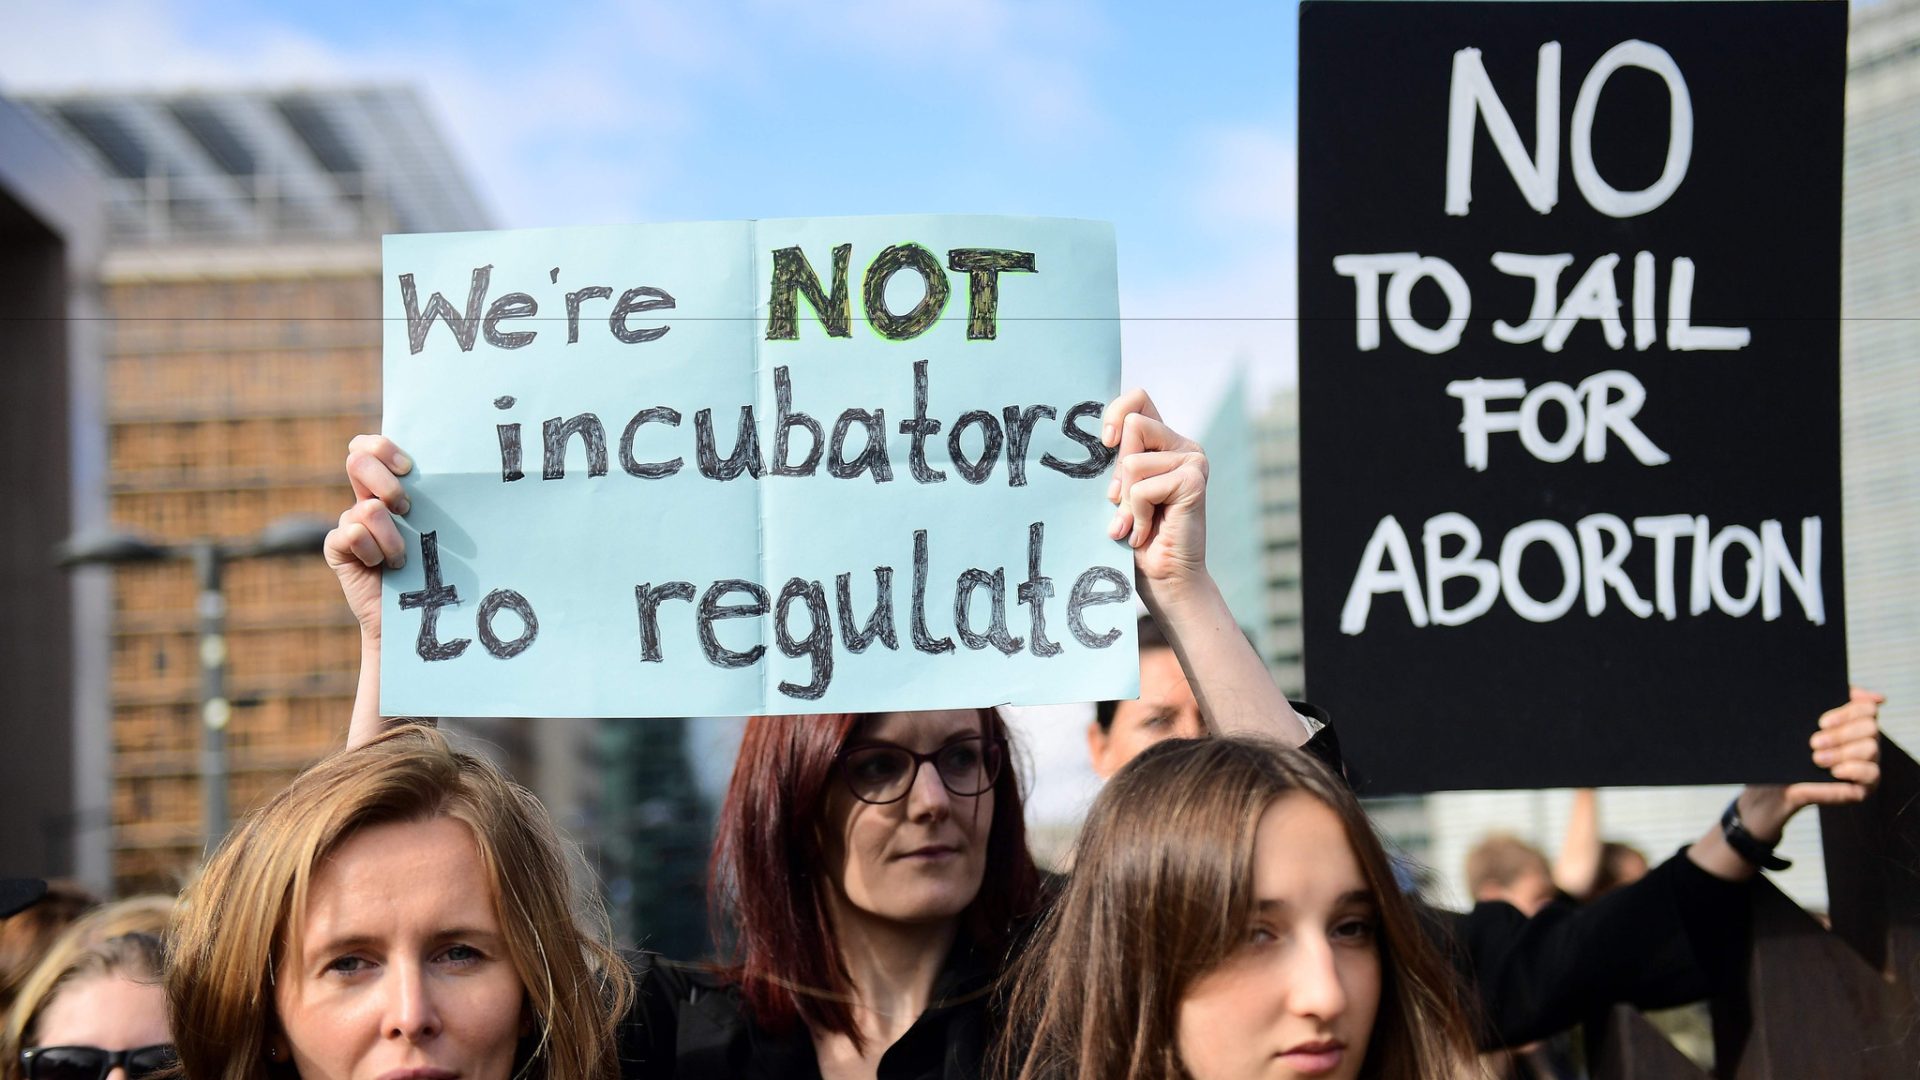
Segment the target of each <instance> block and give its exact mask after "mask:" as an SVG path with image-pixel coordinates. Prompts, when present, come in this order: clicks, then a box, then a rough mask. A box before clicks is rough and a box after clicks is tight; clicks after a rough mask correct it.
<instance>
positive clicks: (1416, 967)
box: [996, 738, 1474, 1080]
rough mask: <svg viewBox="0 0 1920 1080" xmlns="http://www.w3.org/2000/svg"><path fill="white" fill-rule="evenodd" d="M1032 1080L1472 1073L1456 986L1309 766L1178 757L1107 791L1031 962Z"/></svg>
mask: <svg viewBox="0 0 1920 1080" xmlns="http://www.w3.org/2000/svg"><path fill="white" fill-rule="evenodd" d="M1017 975H1018V977H1017V981H1016V984H1015V987H1014V990H1013V992H1012V998H1011V1004H1010V1007H1009V1013H1010V1015H1009V1022H1008V1029H1007V1037H1006V1039H1005V1040H1004V1042H1003V1043H1002V1045H1001V1046H1000V1049H999V1051H998V1053H997V1054H996V1063H997V1065H998V1066H999V1069H998V1071H999V1073H1000V1074H1001V1075H1003V1076H1006V1077H1018V1078H1019V1080H1081V1078H1084V1080H1123V1078H1124V1080H1239V1078H1270V1080H1276V1078H1287V1077H1303V1076H1315V1077H1326V1078H1333V1080H1344V1078H1352V1077H1357V1076H1368V1077H1381V1078H1394V1080H1439V1078H1447V1077H1457V1076H1467V1075H1470V1074H1471V1072H1472V1069H1473V1067H1474V1066H1473V1043H1472V1037H1471V1034H1470V1029H1469V1027H1468V1024H1467V1020H1466V1017H1465V1015H1464V1014H1463V1012H1462V1010H1461V1007H1460V1005H1459V1002H1458V1000H1457V997H1456V994H1455V988H1454V985H1453V976H1452V972H1451V971H1450V970H1449V969H1448V967H1447V965H1446V962H1445V961H1444V960H1443V959H1442V958H1441V957H1440V955H1439V954H1438V953H1437V952H1436V951H1435V950H1434V948H1433V947H1432V945H1431V944H1429V943H1428V941H1427V939H1426V937H1425V935H1424V933H1423V932H1422V930H1421V929H1420V927H1419V925H1418V920H1417V917H1416V915H1415V912H1414V909H1413V905H1412V903H1411V902H1410V901H1409V900H1408V899H1407V898H1406V897H1405V896H1404V895H1403V894H1402V893H1401V892H1400V890H1399V889H1398V888H1397V887H1396V885H1395V883H1394V877H1393V873H1392V870H1391V868H1390V866H1389V864H1388V862H1387V858H1386V855H1385V853H1384V852H1383V851H1382V850H1381V848H1380V843H1379V841H1378V840H1377V839H1376V838H1375V837H1374V834H1373V830H1372V826H1371V824H1370V823H1369V822H1368V821H1367V818H1366V815H1365V814H1364V812H1362V811H1361V809H1360V806H1359V804H1358V802H1356V801H1355V799H1354V797H1353V794H1352V793H1351V792H1350V791H1349V790H1347V788H1346V787H1345V785H1344V784H1343V783H1342V782H1341V781H1340V780H1338V779H1336V778H1335V777H1334V776H1333V774H1332V773H1330V772H1329V771H1328V770H1327V769H1326V768H1325V767H1323V766H1322V765H1320V764H1319V763H1318V762H1317V761H1315V760H1314V759H1313V758H1312V757H1311V756H1310V755H1307V754H1303V753H1298V752H1294V751H1289V750H1286V749H1283V748H1280V747H1277V746H1272V745H1269V744H1262V743H1260V742H1257V741H1253V740H1247V739H1240V738H1220V739H1207V740H1203V741H1189V740H1181V741H1174V742H1164V743H1162V744H1160V745H1157V746H1155V747H1153V748H1152V749H1149V750H1147V751H1145V752H1144V753H1142V754H1141V755H1140V756H1139V757H1138V759H1137V760H1135V761H1134V762H1132V763H1131V764H1130V765H1128V766H1127V767H1125V768H1124V769H1122V770H1121V771H1120V772H1119V774H1118V775H1117V776H1116V777H1115V778H1114V779H1113V781H1112V782H1111V783H1109V784H1108V785H1107V786H1106V788H1105V789H1104V790H1103V791H1102V792H1101V793H1100V796H1099V798H1098V799H1097V800H1095V802H1094V806H1093V809H1092V810H1091V811H1090V812H1089V814H1088V816H1087V820H1086V823H1085V824H1084V825H1083V826H1082V829H1081V833H1080V840H1079V843H1078V845H1077V846H1076V848H1075V866H1074V872H1073V876H1072V879H1071V880H1070V882H1069V884H1068V885H1067V889H1066V893H1065V895H1064V896H1063V897H1062V899H1061V900H1060V902H1059V903H1057V904H1056V905H1055V906H1054V907H1053V909H1052V911H1051V912H1050V913H1049V914H1048V915H1047V917H1046V918H1045V919H1044V920H1043V921H1042V922H1041V924H1040V928H1039V930H1038V931H1037V933H1036V940H1035V943H1034V945H1033V947H1032V948H1031V949H1030V950H1029V951H1028V953H1027V955H1026V957H1025V959H1024V960H1023V961H1022V962H1021V963H1020V965H1019V968H1018V972H1017Z"/></svg>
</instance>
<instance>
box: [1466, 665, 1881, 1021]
mask: <svg viewBox="0 0 1920 1080" xmlns="http://www.w3.org/2000/svg"><path fill="white" fill-rule="evenodd" d="M1881 701H1882V698H1881V697H1880V695H1878V694H1875V693H1872V692H1870V691H1866V690H1855V691H1854V692H1853V696H1852V699H1851V700H1850V701H1848V703H1847V704H1846V705H1843V706H1841V707H1839V708H1837V709H1831V710H1828V711H1827V712H1826V713H1825V714H1823V715H1822V716H1821V717H1820V729H1819V731H1818V732H1817V733H1815V734H1814V736H1813V738H1812V740H1811V743H1812V746H1813V749H1814V761H1815V762H1816V763H1817V764H1819V765H1821V766H1822V767H1824V768H1826V769H1828V770H1829V771H1830V772H1831V773H1832V774H1833V777H1834V779H1833V781H1831V782H1826V783H1815V784H1794V785H1790V786H1759V785H1755V786H1750V787H1748V788H1747V789H1746V790H1744V791H1743V792H1741V794H1740V798H1739V800H1738V805H1739V807H1740V812H1741V816H1742V818H1743V819H1745V821H1746V827H1747V828H1748V829H1749V831H1751V832H1752V833H1753V834H1754V837H1755V839H1756V841H1758V842H1759V843H1760V844H1761V845H1762V846H1763V847H1765V848H1767V849H1769V850H1770V849H1771V847H1772V845H1773V844H1774V843H1775V842H1777V841H1778V840H1779V838H1780V831H1781V829H1783V828H1784V827H1785V825H1786V822H1787V819H1788V818H1790V817H1791V816H1792V815H1793V813H1794V812H1795V811H1797V810H1799V809H1801V808H1803V807H1806V806H1814V805H1837V804H1844V803H1853V802H1859V801H1860V800H1862V799H1864V798H1866V797H1867V796H1868V795H1869V794H1871V793H1872V791H1873V789H1874V787H1875V785H1877V784H1878V783H1879V779H1880V766H1879V734H1880V731H1879V723H1878V713H1879V707H1880V703H1881ZM1758 870H1759V867H1758V866H1757V865H1755V863H1753V862H1751V861H1749V860H1748V859H1747V858H1746V857H1745V856H1742V855H1741V854H1739V853H1738V852H1737V851H1736V850H1735V849H1734V848H1733V847H1732V846H1731V845H1730V844H1728V842H1727V840H1726V838H1725V836H1724V834H1723V833H1722V830H1721V827H1720V826H1719V824H1718V823H1716V824H1715V825H1714V826H1713V827H1712V828H1711V829H1710V830H1709V831H1708V833H1707V835H1706V836H1704V837H1702V838H1701V840H1700V841H1699V842H1698V843H1695V844H1694V845H1693V846H1692V847H1690V848H1688V849H1687V850H1686V852H1685V855H1684V857H1682V856H1676V857H1674V858H1672V859H1669V860H1667V861H1666V862H1665V863H1663V864H1661V865H1660V866H1659V867H1657V868H1655V869H1654V870H1653V872H1651V873H1649V874H1648V875H1647V876H1646V877H1644V878H1641V879H1640V880H1639V881H1636V882H1634V883H1633V884H1631V885H1626V886H1623V887H1621V888H1619V889H1615V890H1614V891H1612V892H1609V893H1607V894H1606V895H1605V896H1603V897H1601V898H1599V899H1598V900H1595V901H1594V902H1592V903H1590V904H1579V905H1575V904H1567V903H1556V904H1549V905H1548V906H1547V907H1546V908H1545V909H1544V910H1542V911H1541V912H1540V914H1538V915H1535V916H1534V917H1533V918H1531V919H1529V918H1526V917H1524V916H1522V915H1521V914H1520V912H1519V911H1517V910H1515V909H1514V908H1513V907H1512V906H1511V905H1508V904H1504V903H1483V904H1478V905H1476V906H1475V907H1474V909H1473V911H1472V912H1471V913H1469V914H1464V915H1455V916H1451V917H1450V918H1449V920H1448V921H1449V922H1450V923H1451V927H1450V937H1451V940H1450V942H1449V944H1450V946H1451V949H1452V951H1453V955H1454V960H1455V963H1456V964H1459V965H1460V970H1461V972H1462V974H1463V975H1465V976H1466V977H1467V979H1468V982H1469V983H1470V984H1471V985H1473V986H1474V988H1475V991H1476V994H1477V996H1478V997H1479V999H1480V1005H1481V1012H1482V1015H1483V1018H1484V1020H1485V1022H1486V1030H1485V1031H1483V1032H1482V1045H1483V1046H1484V1047H1487V1048H1493V1047H1499V1046H1513V1045H1517V1044H1520V1043H1525V1042H1531V1041H1533V1040H1535V1039H1538V1038H1542V1037H1544V1036H1547V1035H1551V1034H1553V1033H1554V1032H1556V1031H1561V1030H1564V1029H1565V1028H1568V1027H1571V1026H1572V1025H1574V1024H1576V1023H1579V1022H1580V1021H1581V1020H1582V1019H1583V1018H1585V1017H1587V1016H1590V1015H1592V1014H1593V1013H1594V1012H1595V1011H1597V1010H1600V1009H1604V1008H1606V1007H1607V1006H1609V1005H1612V1004H1615V1003H1618V1002H1628V1003H1632V1004H1635V1005H1638V1006H1640V1007H1642V1008H1665V1007H1669V1006H1673V1005H1678V1004H1682V1003H1685V1002H1688V1001H1696V1000H1699V999H1701V998H1703V997H1707V996H1710V995H1712V994H1714V993H1717V992H1719V991H1721V990H1723V989H1725V988H1726V987H1728V986H1730V985H1732V984H1733V982H1734V981H1735V980H1737V979H1738V978H1739V976H1740V973H1741V970H1742V965H1743V964H1744V963H1745V957H1746V947H1747V942H1748V935H1749V927H1748V918H1747V916H1748V906H1747V905H1748V892H1747V890H1746V888H1745V887H1744V883H1745V882H1746V881H1748V880H1749V879H1751V878H1752V877H1753V875H1754V874H1755V873H1756V872H1757V871H1758Z"/></svg>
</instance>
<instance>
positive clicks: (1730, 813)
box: [1720, 798, 1793, 870]
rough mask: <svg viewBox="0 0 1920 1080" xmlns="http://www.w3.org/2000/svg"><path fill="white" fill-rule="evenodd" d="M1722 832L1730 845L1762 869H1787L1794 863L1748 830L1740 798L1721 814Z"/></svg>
mask: <svg viewBox="0 0 1920 1080" xmlns="http://www.w3.org/2000/svg"><path fill="white" fill-rule="evenodd" d="M1720 833H1721V835H1723V836H1725V837H1726V838H1727V846H1728V847H1730V848H1732V849H1733V850H1734V851H1736V852H1738V853H1739V854H1740V857H1741V858H1743V859H1745V860H1747V861H1748V862H1750V863H1752V864H1753V865H1755V866H1757V867H1759V868H1760V869H1762V870H1785V869H1786V868H1787V867H1789V866H1792V865H1793V863H1792V862H1791V861H1790V860H1787V859H1783V858H1781V857H1780V856H1778V855H1775V854H1774V853H1773V845H1772V844H1763V843H1761V842H1760V841H1759V839H1758V838H1756V837H1755V836H1754V835H1753V834H1752V833H1750V832H1748V831H1747V823H1746V822H1744V821H1741V820H1740V800H1739V799H1738V798H1735V799H1734V800H1733V801H1732V802H1730V803H1728V804H1727V812H1726V813H1724V814H1721V815H1720Z"/></svg>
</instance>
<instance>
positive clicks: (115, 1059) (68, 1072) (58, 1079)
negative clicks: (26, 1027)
mask: <svg viewBox="0 0 1920 1080" xmlns="http://www.w3.org/2000/svg"><path fill="white" fill-rule="evenodd" d="M179 1060H180V1059H179V1058H178V1057H177V1056H175V1054H174V1052H173V1044H172V1043H160V1044H158V1045H156V1046H139V1047H135V1048H134V1049H132V1050H102V1049H100V1048H99V1047H97V1046H36V1047H34V1048H33V1049H31V1050H22V1051H20V1066H21V1069H22V1070H23V1071H24V1072H25V1073H26V1077H27V1080H107V1074H108V1073H110V1072H112V1071H113V1070H114V1067H115V1066H119V1067H121V1068H124V1069H126V1070H127V1080H146V1078H147V1077H150V1076H155V1075H157V1074H159V1073H163V1072H166V1071H167V1070H168V1069H171V1068H173V1066H174V1065H175V1064H176V1063H178V1062H179Z"/></svg>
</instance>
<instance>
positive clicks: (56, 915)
mask: <svg viewBox="0 0 1920 1080" xmlns="http://www.w3.org/2000/svg"><path fill="white" fill-rule="evenodd" d="M8 885H9V886H10V889H9V891H10V892H11V893H13V894H15V895H17V897H18V901H17V902H18V903H19V904H20V906H19V909H18V910H17V911H13V912H9V913H8V914H7V915H6V917H5V918H4V919H0V1015H5V1012H6V1010H7V1009H8V1008H9V1007H10V1006H12V1004H13V999H14V997H15V996H17V995H18V994H19V993H20V986H21V984H22V983H24V982H26V979H27V976H28V974H30V973H31V972H32V971H33V969H34V967H35V966H36V965H38V964H39V963H40V959H41V958H42V957H44V956H45V955H46V953H47V949H48V947H50V946H51V945H52V944H53V942H54V939H55V938H58V937H59V936H60V932H61V931H63V930H65V929H66V928H67V925H68V924H69V923H71V922H73V920H75V919H77V918H79V917H80V916H81V915H82V914H83V913H84V912H85V911H86V910H87V909H88V908H91V907H93V906H94V905H95V904H98V903H99V902H100V901H99V899H98V898H96V897H95V896H94V895H93V894H92V893H90V892H88V891H87V890H86V889H83V888H81V887H80V886H79V885H77V884H75V883H73V882H71V881H52V882H36V881H33V880H32V879H26V878H17V879H8Z"/></svg>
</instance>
